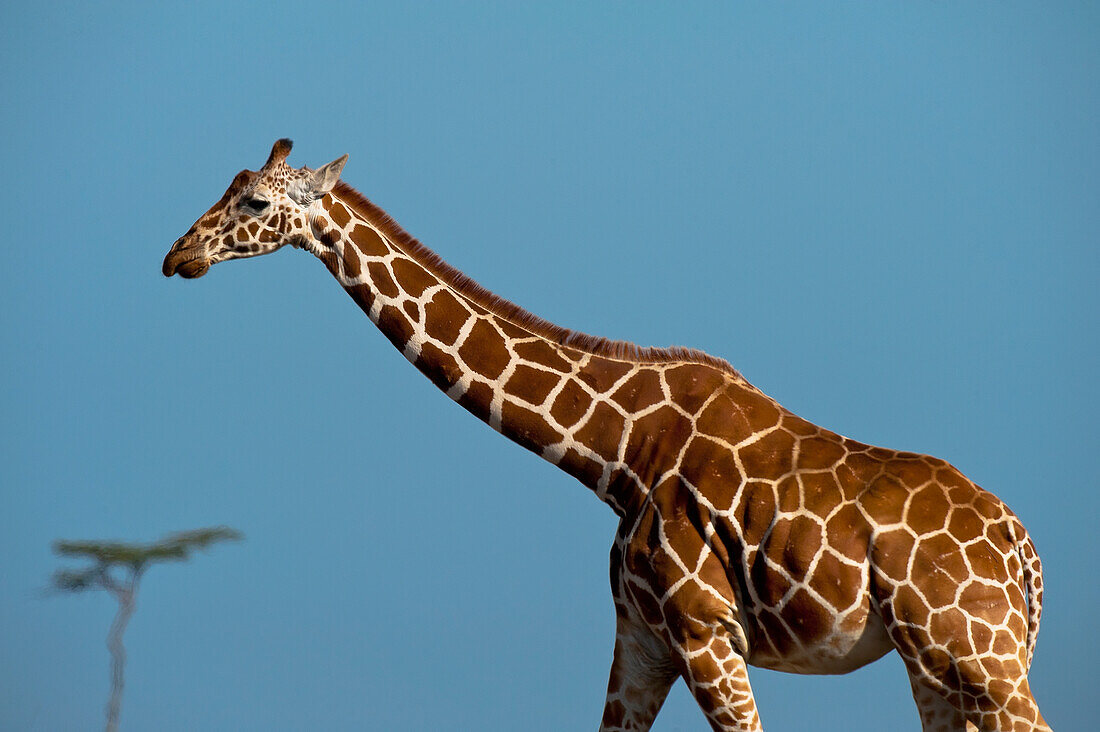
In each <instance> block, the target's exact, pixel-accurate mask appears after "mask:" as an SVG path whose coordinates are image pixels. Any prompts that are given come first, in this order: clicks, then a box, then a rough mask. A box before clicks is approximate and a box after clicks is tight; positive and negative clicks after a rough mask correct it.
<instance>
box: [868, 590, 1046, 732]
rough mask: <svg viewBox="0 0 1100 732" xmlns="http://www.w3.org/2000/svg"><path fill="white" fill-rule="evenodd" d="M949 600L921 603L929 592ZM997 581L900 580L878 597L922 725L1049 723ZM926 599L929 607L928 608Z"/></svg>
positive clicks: (988, 729) (1022, 637)
mask: <svg viewBox="0 0 1100 732" xmlns="http://www.w3.org/2000/svg"><path fill="white" fill-rule="evenodd" d="M937 594H938V595H939V596H941V597H947V598H950V599H951V602H950V604H944V605H938V604H936V603H934V602H929V599H930V598H934V597H935V596H936V595H937ZM1011 598H1012V593H1011V592H1008V591H1006V590H1005V589H1004V587H996V586H994V585H992V584H982V583H980V582H978V581H974V580H971V579H969V578H968V579H965V580H964V581H963V582H960V583H958V584H957V585H955V586H952V584H951V583H950V582H949V581H945V580H944V578H943V576H942V575H941V576H939V577H937V578H936V581H935V582H934V583H931V582H925V581H923V580H922V579H920V578H915V579H914V580H912V584H902V585H900V586H898V587H897V588H895V590H894V591H893V593H892V595H891V596H890V597H889V598H888V599H887V600H885V601H884V602H883V604H882V615H883V620H884V621H885V622H886V626H887V630H888V632H889V634H890V638H891V640H892V641H893V643H894V646H895V647H896V648H897V650H898V653H900V654H901V657H902V659H903V660H904V661H905V667H906V670H907V671H908V673H909V681H910V684H911V685H912V687H913V698H914V699H915V700H916V703H917V708H918V710H919V711H920V715H921V723H922V724H923V725H924V730H925V732H930V731H932V730H935V731H936V732H964V731H969V730H981V731H982V732H993V731H996V732H1008V731H1011V732H1018V731H1019V732H1030V731H1031V730H1049V729H1050V727H1049V726H1047V724H1046V722H1045V721H1044V720H1043V716H1042V714H1041V713H1040V712H1039V707H1038V705H1037V704H1036V703H1035V699H1034V698H1033V697H1032V695H1031V689H1030V687H1029V686H1028V682H1027V663H1026V658H1027V650H1026V634H1027V633H1026V628H1027V620H1026V615H1025V613H1024V610H1023V608H1022V607H1018V606H1017V605H1020V604H1022V603H1017V602H1013V601H1012V599H1011ZM933 606H934V607H933Z"/></svg>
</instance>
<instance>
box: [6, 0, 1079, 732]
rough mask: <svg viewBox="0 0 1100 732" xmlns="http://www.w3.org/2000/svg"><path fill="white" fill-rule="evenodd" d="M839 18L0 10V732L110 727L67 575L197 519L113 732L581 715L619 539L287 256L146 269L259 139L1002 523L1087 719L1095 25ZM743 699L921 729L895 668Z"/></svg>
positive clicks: (595, 702) (96, 652)
mask: <svg viewBox="0 0 1100 732" xmlns="http://www.w3.org/2000/svg"><path fill="white" fill-rule="evenodd" d="M825 5H826V4H818V3H805V4H792V3H777V4H769V5H767V6H765V5H764V4H760V3H753V4H731V5H729V6H726V5H722V6H721V7H719V6H718V5H717V4H714V3H699V4H693V3H687V4H685V3H676V4H671V3H670V4H667V5H664V6H653V5H648V4H647V5H646V6H645V7H638V6H637V5H636V4H628V3H602V4H594V3H575V4H574V3H545V4H539V5H536V4H534V3H522V4H520V3H515V4H471V3H465V4H458V3H449V4H442V3H440V4H436V3H429V4H410V3H408V2H400V3H397V2H395V3H391V4H387V5H374V4H370V5H363V4H360V3H346V4H328V3H294V4H275V5H269V4H267V3H253V4H223V3H195V4H191V5H190V7H189V8H188V9H186V10H173V11H165V10H162V9H159V8H153V7H150V4H149V3H132V4H106V5H103V6H100V4H89V3H67V4H62V3H41V4H38V6H36V7H31V6H30V5H29V4H16V3H7V4H5V5H4V8H3V10H2V11H0V81H2V88H0V92H2V94H0V99H2V103H0V125H2V132H3V135H2V137H0V154H2V159H3V162H4V167H5V171H4V174H3V176H2V180H0V206H2V212H3V222H4V228H3V234H2V239H3V248H4V255H5V256H4V265H3V267H2V268H0V326H2V336H3V341H2V343H3V349H4V351H3V354H4V355H3V359H2V362H0V378H2V383H3V390H2V396H0V414H2V415H3V417H2V420H3V422H2V439H0V471H2V472H0V481H2V493H0V500H2V505H0V557H2V558H3V568H2V571H0V627H2V628H3V631H2V633H0V659H2V662H0V727H2V728H4V729H11V730H75V729H93V728H95V727H97V726H99V725H101V724H102V707H103V703H104V701H105V699H106V695H107V688H108V673H107V669H108V656H107V652H106V650H105V648H104V646H103V642H104V636H105V633H106V631H107V627H108V625H109V623H110V620H111V617H112V615H113V612H114V603H113V602H112V600H111V599H110V598H109V597H107V596H105V595H101V594H89V595H85V596H79V597H45V596H43V594H42V589H43V588H44V587H45V586H46V583H47V581H48V578H49V575H50V573H51V572H52V571H53V570H54V569H55V568H56V567H58V566H60V564H61V563H60V561H59V560H58V559H57V558H55V557H54V556H52V555H51V553H50V542H51V541H52V540H54V539H56V538H60V537H66V538H96V537H103V538H108V537H117V538H123V539H134V540H151V539H154V538H156V537H157V536H159V535H161V534H162V533H164V532H168V531H173V530H177V529H186V528H193V527H199V526H206V525H211V524H221V523H225V524H230V525H232V526H235V527H237V528H239V529H241V530H242V531H244V532H245V533H246V534H247V537H248V538H247V541H246V542H245V543H243V544H239V545H232V544H229V545H223V546H219V547H217V548H216V549H214V550H213V551H212V552H210V553H208V554H203V555H199V556H197V557H196V558H195V559H194V560H193V561H192V562H190V563H188V564H185V565H165V566H159V567H155V568H154V569H153V570H152V571H151V572H150V573H149V574H148V576H147V578H146V581H145V583H144V586H143V588H142V590H141V595H140V598H139V609H138V612H137V615H136V616H135V618H134V621H133V623H132V625H131V627H130V630H129V632H128V634H127V636H126V642H127V646H128V648H129V651H130V658H129V664H128V667H127V672H128V675H127V680H128V685H127V687H126V695H125V698H124V702H123V726H124V728H126V729H132V730H162V731H170V730H196V729H203V730H304V729H326V730H343V729H378V730H422V729H444V730H448V729H453V730H462V729H487V730H498V729H499V730H520V729H530V730H572V729H593V728H595V726H596V725H597V723H598V720H599V717H600V713H601V710H602V705H603V696H604V687H605V683H606V673H607V666H608V663H609V660H610V656H611V646H612V638H613V613H612V608H611V603H610V593H609V589H608V586H607V552H608V548H609V547H610V543H611V537H612V533H613V530H614V527H615V518H614V516H613V514H612V513H611V511H610V510H608V509H607V508H606V507H605V506H603V505H602V504H601V503H599V502H598V501H597V500H596V499H595V498H594V497H593V496H592V495H591V494H590V493H589V492H588V491H586V490H585V489H584V488H582V487H581V486H580V485H579V484H577V483H575V482H574V481H573V480H572V479H570V478H568V477H567V476H565V475H564V474H562V473H559V472H558V471H556V470H555V469H554V468H553V467H552V466H551V465H549V464H547V463H544V462H542V461H540V460H539V459H538V458H536V457H535V456H534V455H532V454H530V453H527V452H525V451H524V450H522V449H520V448H517V447H515V446H514V445H511V444H509V443H508V442H506V441H505V440H504V439H503V438H501V437H500V436H499V435H497V434H495V433H493V432H492V431H491V430H489V429H488V428H486V427H484V426H483V425H481V424H480V423H478V422H477V421H476V420H474V419H473V418H472V417H471V416H469V415H468V414H466V413H465V412H463V411H462V410H461V409H460V408H458V407H457V406H455V405H454V404H452V403H450V402H449V401H448V400H447V399H446V398H444V396H443V395H442V394H440V393H438V392H437V391H436V390H435V388H434V387H432V386H431V384H430V383H429V382H428V381H427V380H426V379H424V378H423V377H421V376H420V375H419V374H418V373H417V372H416V371H415V370H414V369H413V368H411V367H410V366H409V365H408V363H406V362H405V361H404V359H403V358H402V357H401V356H400V355H399V354H398V353H397V352H396V351H395V350H394V349H393V348H392V347H391V346H390V345H389V343H388V342H387V341H386V340H385V339H384V338H383V337H381V336H380V335H379V334H378V333H377V332H376V331H375V330H374V329H373V327H372V326H371V324H370V322H369V321H368V320H367V319H366V318H365V317H364V316H363V314H362V313H361V312H360V311H359V310H358V309H357V308H356V307H355V306H354V304H353V303H352V302H351V301H350V300H349V299H348V298H347V296H346V295H345V294H344V293H343V292H342V291H341V290H340V288H339V287H338V286H336V284H335V283H334V282H333V281H332V278H331V277H330V276H329V275H328V273H327V272H326V271H325V269H324V267H323V266H321V264H320V263H319V262H317V261H315V260H314V259H313V258H312V257H309V256H308V255H305V254H303V253H301V252H297V251H293V250H286V251H282V252H279V253H278V254H276V255H273V256H270V257H266V258H262V259H258V260H251V261H247V262H234V263H231V264H225V265H221V266H218V267H216V268H215V269H214V270H213V271H212V273H211V274H210V275H208V276H207V277H206V278H205V279H203V280H200V281H198V282H183V281H181V280H179V279H178V278H175V279H172V280H166V279H164V278H163V277H162V276H161V275H160V262H161V258H162V257H163V256H164V254H165V252H166V251H167V249H168V247H169V246H170V245H171V243H172V241H173V240H174V239H175V238H176V237H177V236H179V235H180V234H182V233H183V232H184V231H185V230H186V229H187V228H188V226H190V224H191V223H192V222H193V221H194V220H195V219H196V218H197V217H198V216H199V215H200V214H201V213H202V212H203V211H205V210H206V208H207V207H208V206H210V205H211V204H212V203H213V202H214V201H215V200H216V199H217V198H218V197H219V196H220V195H221V193H222V191H223V190H224V189H225V187H226V186H227V185H228V183H229V181H230V179H231V178H232V177H233V175H234V174H235V173H236V172H237V171H238V170H240V169H241V168H246V167H248V168H253V169H255V168H258V167H259V166H260V165H262V163H263V161H264V159H265V157H266V155H267V153H268V150H269V149H270V146H271V143H272V142H273V141H274V140H275V139H276V138H277V137H281V136H290V137H293V138H294V139H295V140H296V142H297V145H296V147H295V149H294V152H293V153H292V155H291V158H290V161H291V163H292V164H294V165H303V164H309V165H312V166H317V165H320V164H322V163H324V162H327V161H329V160H331V159H333V158H336V157H338V156H339V155H342V154H344V153H350V155H351V159H350V162H349V163H348V166H347V168H346V169H345V173H344V178H345V180H347V181H348V182H349V183H351V184H352V185H354V186H356V187H357V188H359V189H360V190H361V191H362V192H363V193H364V194H366V195H367V196H369V197H371V198H372V199H373V200H375V201H376V202H377V203H379V204H380V205H381V206H383V207H384V208H386V209H387V210H388V211H389V212H390V213H391V214H393V215H394V216H395V217H396V218H397V219H398V221H400V222H401V223H402V224H403V225H404V226H405V228H407V229H408V230H409V231H410V232H411V233H413V234H414V235H415V236H417V237H419V238H420V239H421V240H422V241H424V242H425V243H426V244H428V245H429V246H431V247H433V248H434V249H436V250H437V251H438V252H439V253H441V254H442V255H443V256H444V257H445V258H446V259H448V261H450V262H452V263H453V264H455V265H457V266H458V267H460V268H461V269H463V270H464V271H465V272H467V273H468V274H470V275H471V276H473V277H475V278H476V279H477V280H478V281H480V282H481V283H482V284H484V285H485V286H487V287H489V288H490V289H492V290H494V291H496V292H497V293H499V294H501V295H503V296H505V297H508V298H510V299H513V300H515V301H517V302H519V303H520V304H522V305H524V306H525V307H527V308H528V309H530V310H532V311H533V312H535V313H538V314H540V315H542V316H544V317H547V318H550V319H552V320H554V321H555V322H558V323H560V324H563V325H566V326H570V327H574V328H578V329H581V330H584V331H587V332H591V333H596V334H600V335H606V336H610V337H615V338H626V339H630V340H633V341H636V342H638V343H641V344H645V345H669V344H682V345H690V346H696V347H700V348H703V349H705V350H707V351H709V352H711V353H714V354H716V355H719V356H723V357H726V358H728V359H729V360H730V361H731V362H732V363H733V364H734V365H735V366H737V367H738V368H739V369H740V370H742V371H743V372H744V374H745V375H746V376H747V377H748V378H749V379H750V380H752V381H753V382H754V383H755V384H757V385H758V386H760V387H761V388H762V389H764V390H765V391H766V392H767V393H769V394H771V395H772V396H774V397H776V398H777V399H778V400H779V401H780V402H782V403H783V404H784V405H785V406H787V407H789V408H791V409H793V410H794V411H796V412H798V413H799V414H801V415H803V416H805V417H807V418H809V419H811V420H813V421H815V422H818V423H820V424H823V425H825V426H827V427H830V428H832V429H835V430H837V431H839V432H842V433H844V434H847V435H849V436H852V437H854V438H857V439H860V440H864V441H868V442H873V443H876V444H880V445H885V446H889V447H896V448H901V449H909V450H916V451H921V452H927V453H932V454H935V455H938V456H941V457H944V458H946V459H948V460H950V461H952V462H954V463H955V464H956V465H957V466H959V467H960V468H961V469H962V470H963V471H964V472H966V473H967V474H968V475H969V476H970V477H971V478H973V479H974V480H976V481H977V482H979V483H981V484H982V485H984V486H986V487H988V488H989V489H991V490H993V491H994V492H995V493H997V494H998V495H1000V496H1001V497H1002V498H1004V499H1005V500H1006V501H1007V502H1008V503H1009V504H1010V505H1011V506H1012V507H1013V508H1014V509H1015V510H1016V511H1017V512H1018V513H1019V514H1020V516H1021V517H1022V518H1023V520H1024V521H1025V523H1026V524H1027V526H1028V527H1029V528H1030V530H1031V532H1032V533H1033V535H1034V538H1035V541H1036V543H1037V544H1038V546H1039V549H1040V551H1041V553H1042V556H1043V559H1044V561H1045V567H1046V586H1047V594H1046V604H1045V613H1044V617H1043V626H1042V632H1041V634H1040V638H1039V648H1038V653H1037V656H1036V658H1035V663H1034V666H1033V669H1032V677H1031V678H1032V684H1033V688H1034V690H1035V693H1036V696H1037V698H1038V699H1039V701H1040V703H1041V704H1042V707H1043V709H1044V710H1045V713H1046V714H1047V716H1048V718H1049V719H1050V721H1051V722H1052V723H1053V724H1054V726H1055V727H1056V728H1057V729H1060V730H1081V729H1086V728H1088V727H1090V726H1091V725H1092V724H1094V723H1095V719H1096V718H1097V715H1098V714H1100V702H1098V701H1097V695H1096V693H1095V684H1096V670H1095V669H1096V666H1095V659H1096V657H1097V655H1098V653H1100V647H1098V642H1097V635H1096V632H1095V626H1096V608H1097V606H1098V601H1100V591H1098V589H1097V570H1096V555H1097V552H1096V534H1097V519H1098V508H1100V506H1098V499H1097V491H1098V482H1100V481H1098V478H1097V472H1096V458H1097V453H1098V448H1100V444H1098V437H1097V418H1096V414H1097V408H1098V406H1100V400H1098V388H1097V382H1096V378H1097V371H1098V366H1100V363H1098V360H1100V359H1098V339H1097V332H1098V317H1097V314H1098V305H1100V298H1098V296H1097V294H1096V291H1095V288H1096V287H1097V283H1098V280H1100V277H1098V275H1100V266H1098V265H1100V261H1098V235H1100V206H1098V203H1100V197H1098V194H1100V134H1098V129H1100V124H1098V120H1100V103H1098V102H1100V73H1098V72H1100V42H1098V39H1100V11H1098V9H1097V6H1096V5H1095V4H1091V3H1080V4H1077V3H1034V2H1021V3H1009V2H997V3H986V2H973V3H879V2H876V3H867V4H859V5H853V4H837V3H828V4H827V6H828V7H827V9H826V8H825V7H824V6H825ZM539 6H542V8H541V9H539ZM752 680H753V685H754V688H755V691H756V696H757V700H758V703H759V706H760V710H761V714H762V717H763V720H764V723H765V726H766V728H767V729H768V730H769V732H776V731H781V730H801V729H806V728H810V727H814V728H818V727H820V728H822V729H832V730H882V729H899V730H916V729H918V728H919V725H918V722H917V717H916V713H915V710H914V705H913V703H912V701H911V698H910V695H909V689H908V683H907V681H906V679H905V675H904V673H903V670H902V667H901V664H900V662H899V661H898V660H897V658H896V656H891V657H888V658H887V659H884V660H883V661H880V662H878V663H876V664H874V665H873V666H871V667H868V668H865V669H863V670H861V671H859V672H856V673H853V674H851V675H848V676H844V677H837V678H828V677H798V676H792V675H783V674H777V673H769V672H765V671H760V670H757V671H755V672H754V673H753V675H752ZM656 728H657V729H658V730H698V729H702V728H704V722H703V718H702V715H701V713H700V712H699V711H698V709H697V708H696V707H695V705H694V703H693V702H692V701H691V699H690V697H689V696H688V694H687V692H686V691H685V688H684V686H683V685H682V684H678V685H677V687H676V688H675V690H674V691H673V694H672V695H671V697H670V698H669V701H668V703H667V704H666V707H665V709H664V710H663V712H662V713H661V716H660V717H659V719H658V723H657V726H656Z"/></svg>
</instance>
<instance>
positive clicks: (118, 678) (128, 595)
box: [107, 572, 138, 732]
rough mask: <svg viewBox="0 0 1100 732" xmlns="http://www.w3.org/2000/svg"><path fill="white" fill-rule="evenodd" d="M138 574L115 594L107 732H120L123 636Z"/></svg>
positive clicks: (123, 662)
mask: <svg viewBox="0 0 1100 732" xmlns="http://www.w3.org/2000/svg"><path fill="white" fill-rule="evenodd" d="M137 581H138V574H137V573H136V572H135V573H134V575H133V576H132V577H131V578H130V582H129V585H128V586H127V587H125V588H120V589H119V590H118V591H116V592H115V597H116V598H117V599H118V613H117V614H115V619H114V622H113V623H111V631H110V633H108V634H107V648H108V650H110V651H111V697H110V699H108V701H107V732H118V717H119V712H120V709H121V706H122V687H123V668H124V666H125V665H126V648H125V647H124V646H123V645H122V634H123V633H125V632H126V625H127V623H129V622H130V616H131V615H133V614H134V595H135V592H136V590H137Z"/></svg>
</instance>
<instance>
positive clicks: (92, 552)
mask: <svg viewBox="0 0 1100 732" xmlns="http://www.w3.org/2000/svg"><path fill="white" fill-rule="evenodd" d="M241 538H243V537H242V534H241V533H240V532H239V531H237V530H236V529H231V528H229V527H227V526H214V527H211V528H207V529H194V530H191V531H182V532H179V533H176V534H169V535H168V536H165V537H164V538H163V539H161V540H160V541H157V542H154V543H152V544H135V543H126V542H121V541H56V542H54V544H53V549H54V551H55V552H57V553H58V554H60V555H62V556H65V557H80V558H84V559H90V560H91V561H92V565H91V566H89V567H84V568H83V569H59V570H58V571H57V572H55V573H54V575H53V583H52V584H53V587H54V588H55V589H57V590H61V591H63V592H83V591H84V590H107V591H108V592H110V593H111V594H112V595H113V596H114V598H115V600H117V601H118V613H116V614H115V619H114V622H112V623H111V630H110V632H109V633H108V634H107V648H108V649H110V651H111V696H110V698H109V700H108V701H107V732H114V731H115V730H117V729H118V717H119V707H120V704H121V702H122V686H123V666H124V665H125V663H126V649H125V648H124V647H123V645H122V634H123V633H124V632H126V625H127V623H129V622H130V616H132V615H133V614H134V606H135V598H136V595H137V589H138V582H140V580H141V576H142V574H143V573H144V572H145V570H146V569H148V567H149V565H150V564H153V563H154V562H169V561H185V560H186V559H187V558H188V557H189V556H190V554H191V552H192V551H193V550H195V549H205V548H206V547H208V546H210V545H211V544H214V543H216V542H219V541H228V540H233V541H236V540H239V539H241Z"/></svg>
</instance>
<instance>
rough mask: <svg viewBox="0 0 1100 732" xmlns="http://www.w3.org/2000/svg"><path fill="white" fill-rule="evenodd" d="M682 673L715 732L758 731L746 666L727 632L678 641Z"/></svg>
mask: <svg viewBox="0 0 1100 732" xmlns="http://www.w3.org/2000/svg"><path fill="white" fill-rule="evenodd" d="M678 653H679V657H680V660H681V662H682V664H683V668H684V671H683V675H684V679H685V680H686V681H687V684H688V688H689V689H690V690H691V693H692V695H693V696H694V697H695V701H696V702H697V703H698V704H699V706H700V707H701V708H702V710H703V713H704V714H706V716H707V721H708V722H710V726H711V728H713V729H714V730H716V731H717V732H734V731H736V732H762V728H761V726H760V715H759V714H758V713H757V711H756V701H755V700H754V699H753V696H752V688H751V687H750V686H749V669H748V664H747V663H746V662H745V659H744V657H742V656H741V654H740V653H738V652H737V650H736V649H735V648H734V647H733V644H732V643H731V641H730V637H729V633H728V632H725V630H724V629H722V630H719V631H717V632H715V633H713V634H711V635H710V636H709V637H704V638H692V639H687V640H685V641H682V642H681V644H680V645H679V648H678Z"/></svg>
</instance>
